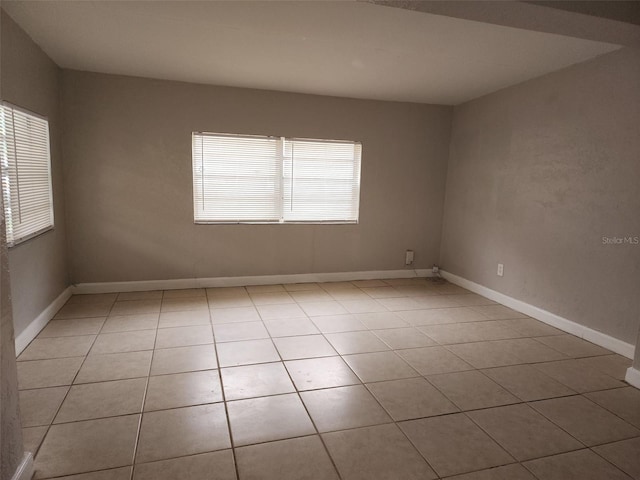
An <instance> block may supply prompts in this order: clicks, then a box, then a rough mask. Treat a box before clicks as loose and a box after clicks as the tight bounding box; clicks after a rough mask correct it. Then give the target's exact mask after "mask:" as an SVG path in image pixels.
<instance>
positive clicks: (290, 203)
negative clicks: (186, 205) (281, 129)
mask: <svg viewBox="0 0 640 480" xmlns="http://www.w3.org/2000/svg"><path fill="white" fill-rule="evenodd" d="M361 151H362V146H361V144H360V143H357V142H349V141H334V140H311V139H303V138H284V137H258V136H249V135H226V134H216V133H194V134H193V203H194V220H195V222H196V223H288V222H293V223H304V222H308V223H357V222H358V210H359V201H360V156H361Z"/></svg>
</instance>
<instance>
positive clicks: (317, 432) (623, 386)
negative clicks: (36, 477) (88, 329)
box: [41, 287, 635, 475]
mask: <svg viewBox="0 0 640 480" xmlns="http://www.w3.org/2000/svg"><path fill="white" fill-rule="evenodd" d="M356 288H358V289H359V287H356ZM287 293H289V294H290V292H287ZM443 295H444V294H443ZM408 297H410V295H409V296H408ZM206 298H207V303H208V300H209V299H208V296H207V297H206ZM249 298H250V299H251V302H252V304H253V305H254V307H253V308H254V309H255V303H253V299H252V298H251V297H250V296H249ZM334 300H335V301H336V302H337V303H339V304H340V305H342V302H340V301H339V300H336V299H334ZM370 300H373V301H377V299H376V298H371V299H370ZM116 301H117V300H116ZM294 301H295V299H294ZM295 303H296V304H298V305H299V303H298V302H297V301H295ZM114 305H115V302H113V303H112V305H111V309H110V312H111V310H112V309H113V307H114ZM497 305H499V304H497ZM208 307H209V308H208V312H209V320H210V323H211V328H212V330H213V323H212V322H211V316H212V312H211V306H210V305H209V304H208ZM230 308H233V307H230ZM385 308H386V307H385ZM445 308H446V307H445ZM451 308H455V307H451ZM466 308H469V307H466ZM426 309H427V310H428V308H426ZM161 310H162V309H161ZM160 313H161V312H160ZM160 313H159V315H160ZM392 313H393V314H396V315H397V311H392ZM258 314H259V312H258ZM259 316H260V318H261V323H262V325H263V327H264V328H266V324H265V321H264V320H263V319H262V317H261V315H259ZM109 317H110V313H109V314H107V317H106V318H105V320H104V321H103V323H102V325H101V327H100V330H99V331H98V334H96V336H95V338H94V341H93V342H92V344H91V346H90V348H89V351H88V352H87V354H86V355H85V356H84V360H83V362H82V364H81V365H80V367H79V368H78V371H77V372H76V375H75V376H74V380H73V381H75V379H76V378H77V376H78V374H79V372H80V370H81V368H82V365H84V361H86V359H87V357H88V356H89V353H90V351H91V349H92V348H93V346H94V345H95V343H96V341H97V337H98V335H100V334H101V333H102V330H103V328H104V325H105V323H106V321H107V320H108V318H109ZM86 318H89V317H86ZM95 318H99V317H95ZM305 318H307V319H309V320H311V322H312V323H313V324H314V325H315V322H313V317H309V316H306V317H305ZM488 320H489V319H488ZM496 321H503V320H496ZM232 323H236V322H232ZM241 323H242V322H241ZM454 323H467V322H454ZM365 326H366V325H365ZM316 327H317V326H316ZM415 327H416V326H414V325H409V326H408V328H415ZM159 328H160V327H159V325H158V326H157V327H156V329H155V332H156V337H155V338H156V340H157V335H158V331H159ZM266 330H267V333H268V335H269V337H268V338H269V339H270V341H271V344H272V345H273V346H274V348H275V349H276V352H277V353H278V356H279V358H280V363H282V364H283V366H285V371H286V372H287V374H288V376H289V379H290V381H292V378H291V376H290V373H289V371H288V369H287V368H286V364H285V361H284V360H283V359H282V355H281V354H280V352H279V350H278V349H277V347H275V345H274V340H273V339H274V338H281V337H273V336H272V335H271V332H270V331H269V330H268V328H267V329H266ZM383 330H384V329H383ZM364 331H367V332H371V333H373V334H374V335H375V332H373V331H372V329H371V328H368V327H367V328H366V330H364ZM122 333H126V332H122ZM325 333H326V332H322V331H320V332H319V333H318V334H314V335H322V336H323V338H325V341H327V339H326V337H325ZM291 336H299V335H291ZM544 336H547V335H544ZM67 337H69V336H67ZM70 337H73V336H70ZM286 337H290V336H285V337H282V338H286ZM376 337H377V335H376ZM46 338H58V337H46ZM520 338H530V339H534V340H535V336H522V337H520ZM380 340H381V341H382V342H383V343H385V344H386V343H387V342H384V340H382V339H380ZM239 341H245V340H239ZM497 341H499V340H497ZM479 342H486V340H479ZM223 343H227V342H223ZM465 343H475V342H465ZM538 343H540V344H542V345H544V346H547V345H546V344H543V343H542V342H538ZM329 344H330V345H331V342H329ZM213 345H214V349H215V352H216V361H217V362H218V376H219V380H220V385H221V389H222V395H223V402H224V405H225V411H226V413H227V423H228V428H229V430H230V421H229V417H228V411H227V409H226V404H227V400H226V397H225V394H224V387H223V384H222V378H221V366H220V364H219V361H218V360H219V359H218V353H217V345H218V343H217V342H216V340H215V336H214V339H213ZM387 345H388V344H387ZM441 346H445V348H446V345H441ZM155 347H156V342H155V341H154V349H153V350H152V352H153V353H152V358H153V356H154V355H155V351H156V349H155ZM389 347H391V346H390V345H389ZM547 347H548V346H547ZM175 348H179V347H175ZM548 348H551V349H552V350H556V351H558V350H557V349H554V348H553V347H548ZM396 350H397V349H393V348H391V350H387V351H393V352H394V353H395V354H396V355H398V354H397V352H396ZM400 350H404V349H400ZM115 353H122V352H115ZM559 353H561V354H563V355H565V354H564V352H559ZM605 355H611V353H610V352H608V353H603V354H596V355H591V356H587V357H574V356H568V355H567V359H566V360H568V359H571V360H574V361H575V360H579V359H581V358H594V357H596V358H597V357H599V356H605ZM337 356H339V357H340V358H341V359H342V360H343V361H344V358H343V357H344V356H343V355H341V354H338V355H337ZM398 356H399V355H398ZM63 358H73V357H63ZM310 358H322V357H310ZM400 358H402V357H400ZM403 360H404V359H403ZM559 361H565V360H559ZM262 363H271V362H261V363H259V364H262ZM345 363H346V362H345ZM405 363H408V362H406V361H405ZM538 363H548V362H528V363H524V364H523V365H535V364H538ZM347 367H349V368H350V366H349V365H348V364H347ZM498 367H500V366H498ZM487 368H489V367H487ZM492 368H496V367H492ZM472 371H479V372H480V373H481V374H482V375H484V376H486V377H487V378H489V379H490V380H491V381H494V380H493V379H491V378H490V377H488V376H487V375H486V373H484V372H483V371H482V369H481V368H476V367H473V370H472ZM543 373H544V372H543ZM601 373H603V374H605V375H607V376H610V375H608V374H607V373H606V372H601ZM150 376H151V374H150V372H149V373H148V374H147V376H146V378H147V384H146V387H145V397H146V394H147V391H148V384H149V380H150ZM356 377H357V375H356ZM140 378H142V377H140ZM357 378H359V377H357ZM414 378H424V379H425V380H426V381H427V382H428V383H430V382H429V381H428V379H427V378H426V377H425V376H424V375H421V376H420V377H414ZM550 378H552V377H550ZM612 378H614V379H615V377H612ZM117 380H119V379H116V380H114V381H117ZM556 381H557V380H556ZM494 382H495V381H494ZM89 383H96V382H89ZM97 383H102V382H97ZM370 383H377V382H370ZM495 383H497V384H498V385H501V384H500V383H498V382H495ZM560 383H561V384H562V382H560ZM292 384H293V386H294V388H295V390H296V393H297V394H298V398H300V401H301V402H302V404H303V406H304V407H305V411H306V412H307V415H308V416H309V418H310V420H311V422H312V424H313V425H314V428H315V430H316V434H317V435H319V436H320V438H321V440H322V435H321V434H320V433H319V431H318V429H317V427H316V426H315V422H314V421H313V419H312V418H311V415H310V414H309V412H308V410H307V409H306V405H305V404H304V402H303V401H302V399H301V397H300V391H299V390H298V388H297V387H296V385H295V383H294V382H293V381H292ZM360 384H361V385H363V386H365V388H367V391H369V390H368V387H367V384H364V383H360ZM73 385H74V384H73V382H72V384H71V385H70V386H69V390H68V391H67V395H68V394H69V392H70V390H71V388H72V386H73ZM501 386H502V385H501ZM625 387H627V386H626V385H620V386H618V387H614V388H605V389H602V390H596V391H608V390H615V389H621V388H625ZM326 388H335V387H326ZM435 388H436V389H437V387H435ZM502 388H505V390H507V391H509V389H507V388H506V387H502ZM314 390H322V389H314ZM437 390H438V391H439V392H440V390H439V389H437ZM369 393H370V392H369ZM440 393H441V394H443V395H444V396H445V398H447V397H446V395H445V394H444V393H443V392H440ZM584 393H591V392H584ZM584 393H577V394H576V395H569V396H577V395H581V396H585V398H586V399H587V400H589V401H591V400H590V399H589V398H588V397H586V395H584ZM512 394H513V393H512ZM67 395H65V399H63V402H62V403H61V405H62V404H63V403H64V401H65V400H66V396H67ZM513 395H514V396H515V397H516V398H519V397H518V396H517V395H515V394H513ZM269 396H273V395H269ZM373 397H374V399H375V400H376V402H377V398H376V397H375V396H373ZM253 398H260V397H253ZM550 398H563V397H550ZM520 400H521V399H520ZM535 401H541V399H537V400H535ZM144 402H145V400H144V398H143V407H144ZM214 403H216V402H214ZM378 403H379V402H378ZM528 403H529V402H527V401H524V400H521V401H520V402H516V403H514V404H511V405H519V404H527V405H528ZM592 403H594V404H595V402H593V401H592ZM454 404H455V403H454ZM596 405H598V406H599V407H600V408H603V409H604V410H605V411H607V412H610V413H612V414H613V415H614V416H616V417H618V418H620V419H621V420H622V421H624V422H625V423H629V422H627V421H626V420H625V419H624V418H622V417H619V416H618V415H617V414H615V412H611V411H610V410H608V409H607V408H606V407H602V406H600V405H599V404H596ZM499 407H500V406H495V407H485V408H480V409H475V410H464V411H461V412H459V413H465V414H466V412H471V411H477V410H485V409H488V408H499ZM176 408H178V407H176ZM382 408H383V409H384V407H382ZM59 409H60V407H59V408H58V411H56V414H55V415H54V419H55V417H56V416H57V415H58V412H59ZM385 411H386V410H385ZM534 411H536V412H537V410H535V409H534ZM143 413H144V411H143V412H142V414H143ZM538 413H539V412H538ZM142 414H141V418H142ZM465 416H466V417H467V418H470V417H468V415H465ZM102 418H109V417H102ZM421 418H431V417H421ZM470 420H471V421H472V422H473V419H470ZM547 420H549V419H547ZM407 421H410V420H407ZM551 422H552V421H551ZM397 423H398V422H395V421H394V424H397ZM473 423H474V424H475V422H473ZM552 423H553V422H552ZM51 426H52V424H51V423H50V424H49V426H48V427H47V432H46V433H45V436H44V437H43V440H42V442H44V438H45V437H46V435H47V434H48V429H49V428H50V427H51ZM478 427H479V428H481V429H482V427H480V426H479V425H478ZM357 428H364V427H354V428H353V429H357ZM558 428H560V429H562V428H561V427H560V426H558ZM343 430H351V429H342V430H337V431H343ZM401 430H402V429H401ZM482 430H483V431H484V429H482ZM139 433H140V423H139V426H138V434H137V435H138V436H139ZM229 433H230V437H231V432H229ZM403 433H404V432H403ZM486 433H487V435H488V436H489V437H490V438H491V439H492V440H493V441H494V442H495V439H493V437H491V435H489V433H488V432H486ZM567 434H568V435H570V436H571V437H572V438H575V437H573V436H572V435H571V434H570V433H568V432H567ZM405 436H406V435H405ZM293 438H299V437H293ZM630 438H635V437H630ZM576 440H577V439H576ZM623 440H624V439H623ZM138 441H139V438H137V440H136V447H137V443H138ZM577 441H578V442H580V441H579V440H577ZM618 441H621V440H615V441H612V442H605V443H603V444H601V445H606V444H611V443H616V442H618ZM42 442H41V443H42ZM260 443H269V442H260ZM580 443H581V442H580ZM323 444H324V441H323ZM498 445H499V444H498ZM594 447H595V446H594ZM586 448H587V449H590V450H593V447H586ZM232 449H235V447H234V446H233V442H232ZM325 450H326V451H327V454H328V455H329V457H330V459H331V460H332V463H333V458H332V457H331V455H330V454H329V453H328V450H327V447H326V445H325ZM596 453H597V452H596ZM554 455H557V454H554ZM554 455H548V456H554ZM548 456H543V457H540V458H545V457H548ZM134 458H135V448H134ZM529 460H531V459H528V460H527V461H529ZM605 460H606V459H605ZM427 463H428V462H427ZM519 463H521V462H519ZM234 464H236V475H238V472H237V463H236V462H235V452H234ZM334 467H335V463H334ZM336 470H337V469H336ZM338 474H339V472H338ZM131 475H133V469H132V473H131Z"/></svg>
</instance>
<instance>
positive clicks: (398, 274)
mask: <svg viewBox="0 0 640 480" xmlns="http://www.w3.org/2000/svg"><path fill="white" fill-rule="evenodd" d="M430 276H431V270H430V269H416V270H414V269H411V270H374V271H366V272H335V273H295V274H290V275H259V276H247V277H211V278H182V279H173V280H142V281H135V282H104V283H78V284H76V285H73V286H72V287H71V289H72V293H75V294H87V293H115V292H143V291H148V290H175V289H179V288H210V287H240V286H245V285H276V284H281V283H309V282H342V281H350V280H375V279H379V278H413V277H430Z"/></svg>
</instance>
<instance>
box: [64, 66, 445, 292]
mask: <svg viewBox="0 0 640 480" xmlns="http://www.w3.org/2000/svg"><path fill="white" fill-rule="evenodd" d="M62 103H63V108H64V127H65V128H64V131H65V133H64V139H63V144H64V152H65V188H66V201H67V217H68V220H69V221H68V225H69V230H68V234H69V246H70V250H69V252H70V258H71V278H72V281H73V282H108V281H130V280H150V279H173V278H192V277H218V276H239V275H274V274H291V273H312V272H339V271H361V270H385V269H402V268H404V251H405V250H406V249H413V250H415V252H416V267H418V268H420V267H428V266H430V265H431V264H432V263H433V262H435V261H437V259H438V255H439V251H440V237H441V221H442V206H443V201H444V184H445V176H446V166H447V155H448V139H449V129H450V119H451V108H450V107H442V106H430V105H417V104H406V103H394V102H378V101H364V100H350V99H343V98H333V97H322V96H312V95H299V94H290V93H279V92H269V91H260V90H249V89H237V88H225V87H214V86H203V85H194V84H185V83H177V82H168V81H160V80H148V79H140V78H132V77H121V76H112V75H103V74H93V73H83V72H77V71H67V70H65V71H64V73H63V99H62ZM192 131H213V132H230V133H242V134H258V135H280V136H292V137H310V138H329V139H348V140H359V141H361V142H362V144H363V158H362V184H361V206H360V224H359V225H194V224H193V206H192V202H193V201H192V194H191V190H192V183H191V182H192V180H191V132H192Z"/></svg>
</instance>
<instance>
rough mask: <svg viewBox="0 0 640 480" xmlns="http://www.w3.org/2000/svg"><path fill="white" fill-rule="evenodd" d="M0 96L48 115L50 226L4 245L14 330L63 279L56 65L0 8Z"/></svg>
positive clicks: (57, 289) (43, 305)
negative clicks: (19, 241) (7, 248)
mask: <svg viewBox="0 0 640 480" xmlns="http://www.w3.org/2000/svg"><path fill="white" fill-rule="evenodd" d="M1 55H2V77H1V81H2V100H4V101H8V102H11V103H13V104H14V105H18V106H20V107H22V108H25V109H27V110H31V111H33V112H36V113H38V114H40V115H44V116H46V117H48V119H49V127H50V138H51V167H52V172H51V174H52V181H53V200H54V215H55V229H54V230H53V231H49V232H47V233H44V234H43V235H40V236H39V237H36V238H34V239H31V240H28V241H26V242H24V243H22V244H20V245H17V246H15V247H13V248H11V249H10V251H9V269H10V275H11V292H12V295H13V299H12V300H13V321H14V325H15V334H16V336H17V335H19V334H20V333H21V332H22V331H23V330H24V329H25V328H26V327H27V325H29V323H30V322H31V321H33V320H34V319H35V318H36V317H37V316H38V315H39V314H40V313H41V312H42V311H43V310H44V309H45V308H46V307H47V306H48V305H49V304H50V303H51V302H52V301H53V300H54V299H55V298H56V297H57V296H58V295H60V293H62V291H63V290H64V289H65V288H66V287H67V285H68V284H69V278H68V274H67V255H66V237H65V214H64V189H63V186H62V158H61V153H60V119H59V113H60V112H59V88H60V73H61V72H60V69H59V68H58V67H57V66H56V65H55V64H54V63H53V62H52V61H51V60H50V59H49V57H47V55H46V54H45V53H44V52H43V51H42V50H41V49H40V48H39V47H38V46H37V45H36V44H35V43H33V41H32V40H31V39H30V38H29V37H28V36H27V35H26V34H25V32H24V31H23V30H22V29H21V28H20V27H19V26H18V25H17V24H16V23H14V22H13V20H12V19H11V18H10V17H9V16H8V15H6V14H5V13H4V11H3V12H2V51H1Z"/></svg>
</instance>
